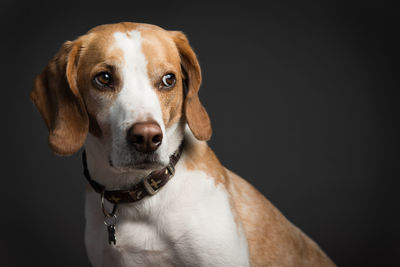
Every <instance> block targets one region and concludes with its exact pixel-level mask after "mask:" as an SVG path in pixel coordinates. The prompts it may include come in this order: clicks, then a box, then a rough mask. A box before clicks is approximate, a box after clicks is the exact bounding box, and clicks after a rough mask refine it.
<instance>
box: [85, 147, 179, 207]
mask: <svg viewBox="0 0 400 267" xmlns="http://www.w3.org/2000/svg"><path fill="white" fill-rule="evenodd" d="M181 152H182V145H181V146H180V147H179V149H178V150H177V151H176V152H175V153H174V154H172V155H171V156H170V158H169V164H168V166H167V167H165V168H163V169H161V170H158V171H153V172H151V173H150V174H149V175H148V176H146V177H145V178H143V179H142V181H141V182H139V183H138V184H135V185H134V186H132V187H131V188H129V189H125V190H106V188H105V186H104V185H102V184H99V183H98V182H96V181H95V180H93V179H92V178H91V177H90V174H89V170H88V167H87V161H86V151H85V150H84V151H83V153H82V164H83V174H84V175H85V177H86V179H87V180H88V182H89V184H90V185H91V186H92V187H93V189H94V191H96V192H97V193H99V194H101V195H102V196H103V197H104V198H105V199H107V200H108V201H109V202H111V203H114V204H118V203H130V202H135V201H139V200H141V199H142V198H144V197H145V196H152V195H154V194H156V193H157V192H158V191H159V190H160V188H161V187H163V186H164V185H165V184H166V183H167V182H168V181H169V179H171V178H172V176H174V174H175V165H176V163H177V162H178V160H179V158H180V156H181Z"/></svg>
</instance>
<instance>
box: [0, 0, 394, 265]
mask: <svg viewBox="0 0 400 267" xmlns="http://www.w3.org/2000/svg"><path fill="white" fill-rule="evenodd" d="M197 2H198V3H197V4H192V3H189V1H185V2H176V1H157V2H154V1H148V3H145V1H123V2H122V1H96V2H90V3H89V2H84V1H81V2H73V1H60V2H58V1H49V2H46V3H45V2H40V1H30V2H22V1H11V0H9V1H2V3H1V6H0V8H1V9H0V10H1V11H0V21H1V24H0V25H1V57H2V64H1V70H2V71H1V79H0V81H1V88H2V92H3V93H2V104H1V114H2V131H1V140H2V142H3V146H2V153H1V166H2V167H1V176H2V177H1V194H0V200H1V203H2V209H1V214H2V218H1V219H0V221H1V231H0V233H1V235H0V236H1V238H0V265H1V266H87V265H88V260H87V257H86V253H85V249H84V243H83V230H84V218H83V203H84V188H85V180H84V177H83V176H82V175H81V164H80V155H75V156H72V157H68V158H60V157H57V156H54V155H53V154H52V152H51V151H50V150H49V148H48V146H47V130H46V128H45V124H44V122H43V121H42V119H41V118H40V116H39V113H38V112H37V111H36V110H35V109H34V107H33V105H32V104H31V103H30V100H29V98H28V94H29V92H30V89H31V87H32V84H33V79H34V77H35V75H37V74H38V73H39V72H40V71H41V70H42V68H44V66H45V65H46V64H47V62H48V61H49V60H50V58H51V57H52V56H53V55H54V54H55V53H56V51H57V50H58V48H59V47H60V45H61V44H62V43H63V42H64V41H65V40H68V39H69V40H72V39H74V38H76V37H77V36H78V35H81V34H83V33H85V32H86V31H87V30H89V29H90V28H92V27H93V26H96V25H99V24H104V23H112V22H119V21H137V22H147V23H152V24H157V25H159V26H162V27H164V28H166V29H171V30H172V29H173V30H182V31H184V32H185V33H187V35H188V37H189V39H190V41H191V44H192V46H193V47H194V49H195V51H196V52H197V54H198V58H199V60H200V64H201V66H202V70H203V77H204V82H203V86H202V89H201V93H200V95H201V99H202V101H203V103H204V105H205V106H206V108H207V110H208V112H209V114H210V117H211V120H212V123H213V129H214V135H213V137H212V140H211V141H210V145H211V146H212V148H213V149H214V150H215V152H216V154H217V155H218V156H219V158H220V160H221V162H222V163H223V164H224V165H225V166H227V167H228V168H229V169H231V170H233V171H235V172H237V173H238V174H240V175H241V176H242V177H244V178H246V179H247V180H248V181H250V182H251V183H252V184H253V185H255V186H256V187H257V188H258V189H259V190H260V191H261V192H262V193H263V194H264V195H266V196H267V197H268V198H269V199H270V200H271V201H272V203H274V204H275V205H276V206H277V207H278V208H279V209H280V210H281V211H282V212H283V214H285V215H286V216H287V217H288V219H289V220H291V221H292V222H293V223H295V224H296V225H297V226H299V227H300V228H301V229H302V230H303V231H305V232H306V233H307V234H308V235H309V236H311V237H312V238H313V239H314V240H315V241H316V242H317V243H318V244H320V246H321V247H322V248H323V249H324V250H325V251H326V253H327V254H328V255H330V256H331V258H332V259H333V260H334V261H335V262H336V263H337V264H338V265H339V266H395V265H396V264H398V256H399V255H400V245H399V244H400V242H399V241H400V240H399V239H400V234H399V228H398V227H399V225H400V217H399V211H400V210H399V198H398V195H397V194H398V191H399V190H398V188H399V184H400V182H399V180H398V179H399V173H400V171H399V159H400V157H399V152H398V149H399V127H398V123H399V104H398V101H399V98H398V96H399V94H398V89H399V78H398V77H399V75H398V74H399V72H398V71H399V68H398V59H399V57H398V47H399V43H398V41H397V40H396V38H397V37H398V36H399V28H398V25H397V24H398V20H399V19H398V18H399V17H398V14H399V9H396V8H394V6H393V5H388V4H387V3H384V2H379V5H378V4H375V3H372V2H371V3H367V2H365V1H364V2H362V3H361V2H360V3H355V2H352V3H349V2H347V3H346V4H339V3H338V2H337V1H332V2H331V3H330V4H328V3H327V2H325V4H323V5H321V4H320V3H319V2H318V1H315V2H310V3H307V4H306V3H302V4H299V3H296V2H294V3H290V4H289V3H281V4H279V5H276V4H271V3H262V2H261V1H260V2H251V1H242V2H241V3H239V2H233V1H230V2H224V3H222V2H220V3H218V4H217V3H211V2H210V3H206V2H202V1H197Z"/></svg>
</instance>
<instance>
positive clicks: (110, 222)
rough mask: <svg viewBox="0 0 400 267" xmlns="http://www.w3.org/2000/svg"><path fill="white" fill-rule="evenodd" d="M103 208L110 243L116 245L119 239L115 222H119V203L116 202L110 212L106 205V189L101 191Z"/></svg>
mask: <svg viewBox="0 0 400 267" xmlns="http://www.w3.org/2000/svg"><path fill="white" fill-rule="evenodd" d="M101 209H102V211H103V214H104V224H105V225H106V226H107V231H108V244H110V245H111V244H113V245H115V244H116V243H117V240H116V238H115V224H116V223H117V215H116V212H117V204H114V207H113V209H112V211H111V212H108V211H107V210H106V208H105V207H104V190H103V192H102V193H101Z"/></svg>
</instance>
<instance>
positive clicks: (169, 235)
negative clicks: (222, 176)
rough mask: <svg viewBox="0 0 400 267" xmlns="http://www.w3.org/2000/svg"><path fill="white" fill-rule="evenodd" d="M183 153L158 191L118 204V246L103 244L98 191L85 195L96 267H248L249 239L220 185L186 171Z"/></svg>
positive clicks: (104, 233) (89, 246)
mask: <svg viewBox="0 0 400 267" xmlns="http://www.w3.org/2000/svg"><path fill="white" fill-rule="evenodd" d="M182 157H183V158H182V159H181V160H180V161H179V162H178V164H177V166H176V175H175V176H174V177H173V178H172V180H171V181H169V182H168V184H167V185H166V186H165V187H163V189H162V190H160V192H159V193H158V194H156V195H154V196H152V197H146V198H144V199H143V200H141V201H140V202H137V203H132V204H122V205H120V206H119V210H118V223H117V225H116V237H117V244H116V246H110V245H109V244H108V242H107V231H106V227H105V226H104V224H103V222H102V220H103V215H102V213H101V211H100V209H99V205H98V204H99V202H98V201H99V200H98V195H97V194H96V193H89V194H88V195H87V202H86V217H87V228H86V245H87V250H88V254H89V259H90V261H91V262H92V264H93V265H94V266H126V267H128V266H249V255H248V248H247V240H246V237H245V235H244V233H243V229H242V228H241V227H240V226H238V225H236V223H235V220H234V216H233V214H232V210H231V207H230V203H229V199H228V194H227V192H226V191H225V189H224V187H223V186H222V185H218V186H217V185H216V184H215V180H214V179H213V178H212V177H210V176H208V175H207V174H206V173H204V172H202V171H193V170H188V169H187V168H186V166H185V164H184V161H185V154H183V156H182Z"/></svg>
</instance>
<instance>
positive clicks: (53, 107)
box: [30, 40, 89, 155]
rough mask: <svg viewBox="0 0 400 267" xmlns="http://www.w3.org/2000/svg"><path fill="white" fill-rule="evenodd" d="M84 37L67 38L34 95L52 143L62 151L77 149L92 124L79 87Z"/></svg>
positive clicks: (60, 153)
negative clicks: (73, 39) (78, 78)
mask: <svg viewBox="0 0 400 267" xmlns="http://www.w3.org/2000/svg"><path fill="white" fill-rule="evenodd" d="M80 47H81V44H80V41H79V40H77V41H75V42H71V41H67V42H65V43H64V44H63V45H62V47H61V49H60V50H59V52H58V53H57V54H56V55H55V56H54V57H53V59H52V60H51V61H50V62H49V64H48V65H47V66H46V68H45V69H44V70H43V71H42V73H40V74H39V75H38V76H37V77H36V79H35V84H34V87H33V89H32V92H31V95H30V96H31V99H32V101H33V103H34V104H35V105H36V107H37V109H38V110H39V112H40V114H41V115H42V117H43V119H44V121H45V122H46V125H47V128H48V130H49V145H50V147H51V149H52V150H53V151H54V152H55V153H57V154H59V155H71V154H73V153H75V152H77V151H78V150H79V149H80V148H81V147H82V145H83V143H84V142H85V139H86V135H87V133H88V128H89V120H88V115H87V113H86V109H85V105H84V103H83V100H82V97H81V95H80V93H79V90H78V88H77V82H76V78H77V73H76V65H77V60H78V57H79V51H80Z"/></svg>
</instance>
